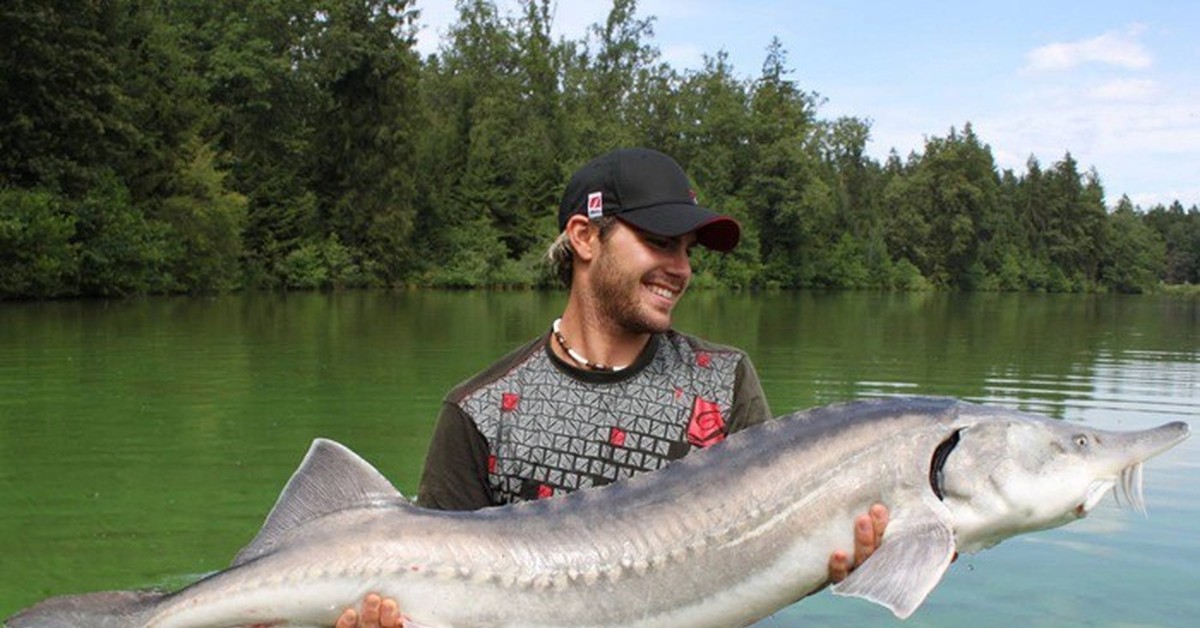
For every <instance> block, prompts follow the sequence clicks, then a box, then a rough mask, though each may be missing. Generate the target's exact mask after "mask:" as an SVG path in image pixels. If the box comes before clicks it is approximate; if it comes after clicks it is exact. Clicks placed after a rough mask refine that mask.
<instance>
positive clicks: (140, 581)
mask: <svg viewBox="0 0 1200 628" xmlns="http://www.w3.org/2000/svg"><path fill="white" fill-rule="evenodd" d="M562 305H563V295H561V294H537V293H491V294H481V293H440V292H408V293H405V292H400V293H384V292H371V293H345V294H334V295H321V294H291V295H235V296H223V297H216V298H208V299H205V298H161V299H144V300H130V301H120V302H91V301H88V302H66V303H0V617H3V616H6V615H8V614H11V613H12V612H14V611H16V610H17V609H19V608H22V607H24V606H27V605H29V604H31V603H33V602H34V601H36V600H38V599H41V598H43V597H46V596H49V595H56V594H61V593H66V592H77V591H87V590H99V589H117V588H140V587H151V586H166V587H176V586H180V585H182V584H184V583H187V582H189V581H191V580H192V579H194V578H196V577H198V576H199V575H202V574H205V573H207V572H210V571H213V570H216V569H220V568H222V567H224V566H225V565H226V564H227V563H228V561H229V560H230V558H231V557H232V556H233V555H234V554H235V553H236V552H237V550H238V549H239V548H240V547H241V546H242V545H243V544H245V543H246V542H247V541H249V539H250V538H251V537H253V535H254V533H255V532H256V531H257V529H258V526H259V525H260V523H261V522H262V519H263V517H264V516H265V515H266V513H267V511H268V510H269V509H270V507H271V506H272V505H273V504H274V501H275V497H276V495H277V493H278V491H279V490H280V488H282V486H283V484H284V483H285V482H286V481H287V478H288V477H289V476H290V475H291V472H292V471H293V469H294V468H295V466H296V464H297V463H298V462H299V461H300V458H301V457H302V456H303V454H304V452H305V450H306V449H307V447H308V444H309V442H310V441H311V440H312V438H313V437H315V436H325V437H330V438H334V439H336V440H339V441H341V442H343V443H345V444H347V445H349V446H350V447H351V448H353V449H355V450H356V451H358V452H359V453H361V454H362V455H363V456H364V457H366V458H367V459H368V460H370V461H372V462H373V463H375V464H376V465H377V466H378V467H379V468H380V470H381V471H382V472H383V473H384V474H385V475H387V476H388V477H389V478H392V479H393V481H394V482H395V483H396V485H397V486H398V487H399V488H400V489H401V490H402V491H404V492H405V493H407V494H411V493H413V492H414V491H415V488H416V484H417V480H418V475H419V473H420V469H421V464H422V458H423V455H424V448H425V444H426V442H427V440H428V438H429V434H430V430H431V427H432V421H433V417H434V416H435V414H436V411H437V407H438V403H439V401H440V399H441V396H442V395H443V394H444V393H445V391H446V390H448V389H449V388H450V387H451V386H452V385H454V384H455V383H457V382H459V381H461V380H462V379H465V378H466V377H468V376H470V375H471V374H473V373H474V372H475V371H477V370H479V369H481V368H483V367H484V366H486V365H487V364H489V363H490V362H491V361H492V360H494V359H496V358H497V357H499V356H500V355H502V354H503V353H505V352H507V351H508V350H509V349H511V348H512V347H514V346H516V345H517V344H518V343H520V342H522V341H524V340H527V339H528V338H530V337H532V336H534V335H536V334H539V333H541V332H543V331H544V330H546V329H547V328H548V327H549V324H550V321H551V320H552V319H553V318H554V316H556V315H557V314H558V313H559V312H560V311H561V308H562ZM676 323H677V327H678V328H680V329H682V330H685V331H689V332H693V333H697V334H700V335H702V336H705V337H707V338H710V339H712V340H716V341H719V342H725V343H729V344H734V345H737V346H740V347H742V348H744V349H746V350H747V351H748V352H749V353H750V354H751V356H752V357H753V359H754V361H755V364H756V366H757V367H758V370H759V373H760V375H761V377H762V379H763V384H764V387H765V388H766V391H767V396H768V398H769V399H770V402H771V405H772V409H773V410H774V411H775V413H776V414H783V413H785V412H788V411H791V410H795V409H799V408H803V407H808V406H812V405H817V404H824V403H830V402H835V401H841V400H846V399H851V398H857V397H874V396H880V395H899V394H937V395H950V396H956V397H962V398H966V399H969V400H972V401H986V402H992V403H999V404H1003V405H1007V406H1011V407H1018V408H1022V409H1025V410H1033V411H1037V412H1042V413H1045V414H1048V415H1051V416H1054V417H1056V418H1060V419H1062V420H1066V421H1072V422H1079V423H1085V424H1089V425H1094V426H1098V427H1106V428H1116V429H1138V428H1143V427H1148V426H1152V425H1157V424H1160V423H1165V422H1167V421H1172V420H1183V421H1188V422H1189V423H1191V424H1192V425H1193V428H1197V427H1200V425H1198V424H1197V423H1198V422H1197V416H1200V304H1198V302H1197V300H1194V299H1193V300H1187V299H1168V298H1158V297H1116V296H1105V297H1091V296H1089V297H1083V296H1014V295H979V296H962V295H956V296H951V295H874V294H817V293H800V294H791V293H788V294H777V295H729V294H711V293H697V294H692V295H689V297H688V300H686V301H685V303H684V304H683V305H682V306H681V307H680V310H679V311H678V315H677V320H676ZM1198 461H1200V438H1192V439H1190V440H1189V441H1187V442H1185V443H1184V444H1183V445H1181V446H1179V447H1177V448H1176V449H1174V450H1173V451H1171V452H1168V453H1167V454H1165V455H1164V456H1162V457H1160V458H1158V459H1156V460H1154V461H1153V462H1152V463H1150V464H1149V465H1148V467H1147V469H1146V500H1147V505H1148V508H1149V511H1150V517H1149V519H1143V518H1142V517H1140V516H1139V515H1137V514H1136V513H1133V512H1131V511H1128V510H1122V509H1119V508H1117V507H1116V505H1115V503H1114V502H1113V500H1112V499H1111V498H1110V499H1109V500H1107V501H1106V503H1105V504H1104V505H1102V506H1101V507H1100V508H1098V509H1097V510H1096V511H1095V512H1094V513H1093V514H1092V516H1091V517H1089V518H1088V519H1086V520H1083V521H1080V522H1077V523H1073V524H1071V525H1070V526H1067V527H1064V528H1059V529H1057V530H1053V531H1049V532H1042V533H1038V534H1035V535H1028V536H1025V537H1019V538H1016V539H1012V540H1009V541H1007V542H1005V543H1003V544H1001V545H1000V546H998V547H996V548H994V549H991V550H988V551H985V552H983V553H980V554H976V555H973V556H964V557H962V558H961V559H960V560H959V561H958V562H957V563H955V564H954V565H953V566H952V567H951V569H950V571H949V572H948V574H947V576H946V578H945V580H943V582H942V584H941V585H940V586H939V587H938V588H937V589H936V590H935V591H934V592H933V594H932V595H931V596H930V598H929V600H928V601H927V602H926V604H925V605H924V606H923V607H922V608H921V609H920V610H918V612H917V613H916V614H915V615H914V617H913V618H911V619H910V620H908V621H907V622H905V624H906V625H910V626H961V625H964V624H967V623H970V624H971V625H973V626H1013V625H1024V626H1062V625H1099V626H1192V625H1195V624H1196V621H1197V617H1198V616H1200V524H1198V523H1197V522H1198V521H1200V488H1198V487H1200V462H1198ZM763 624H764V625H767V626H771V625H777V626H801V625H803V626H814V625H816V626H824V625H829V626H834V625H889V624H899V622H894V621H893V620H892V619H891V616H890V614H888V613H887V612H886V611H884V610H883V609H881V608H879V607H876V606H873V605H871V604H868V603H865V602H861V601H858V600H851V599H845V598H836V597H833V596H831V595H828V594H820V595H817V596H814V597H812V598H810V599H808V600H805V601H804V602H802V603H800V604H797V605H795V606H793V607H791V608H789V609H786V610H785V611H783V612H781V613H779V614H778V615H776V616H775V617H772V618H770V619H768V620H766V621H764V622H763Z"/></svg>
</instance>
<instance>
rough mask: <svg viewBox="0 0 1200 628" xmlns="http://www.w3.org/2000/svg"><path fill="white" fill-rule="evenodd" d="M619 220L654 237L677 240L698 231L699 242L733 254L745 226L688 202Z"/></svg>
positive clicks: (637, 212) (624, 215) (637, 211)
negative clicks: (676, 238)
mask: <svg viewBox="0 0 1200 628" xmlns="http://www.w3.org/2000/svg"><path fill="white" fill-rule="evenodd" d="M617 218H620V219H621V220H623V221H625V222H627V223H629V224H631V225H633V226H634V227H637V228H638V229H641V230H642V231H647V232H649V233H653V234H655V235H660V236H664V237H668V238H675V237H679V236H681V235H684V234H687V233H692V232H693V231H694V232H696V243H697V244H699V245H700V246H703V247H705V248H708V249H712V250H714V251H720V252H722V253H725V252H728V251H732V250H733V249H734V247H736V246H737V244H738V240H740V239H741V237H742V227H741V225H739V224H738V222H737V221H736V220H734V219H732V218H730V217H729V216H723V215H721V214H718V213H716V212H714V211H712V210H709V209H705V208H703V207H700V206H698V205H689V204H685V203H678V204H664V205H655V206H654V207H645V208H642V209H635V210H632V211H626V212H621V213H620V214H617Z"/></svg>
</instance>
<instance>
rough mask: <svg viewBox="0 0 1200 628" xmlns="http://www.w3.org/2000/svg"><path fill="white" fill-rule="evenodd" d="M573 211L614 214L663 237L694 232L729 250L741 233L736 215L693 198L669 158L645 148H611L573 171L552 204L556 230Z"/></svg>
mask: <svg viewBox="0 0 1200 628" xmlns="http://www.w3.org/2000/svg"><path fill="white" fill-rule="evenodd" d="M575 214H581V215H584V216H587V217H589V218H592V219H595V218H599V217H600V216H616V217H617V218H618V219H620V220H621V221H623V222H626V223H628V224H629V225H631V226H633V227H635V228H637V229H640V230H642V231H646V232H649V233H652V234H655V235H659V236H664V237H669V238H674V237H678V236H681V235H684V234H686V233H691V232H693V231H695V232H696V242H697V243H699V244H700V245H701V246H704V247H706V248H710V249H712V250H714V251H721V252H725V251H730V250H733V248H734V247H735V246H737V243H738V239H740V238H741V234H742V228H741V226H740V225H738V223H737V221H736V220H734V219H733V218H730V217H729V216H725V215H722V214H718V213H716V212H714V211H712V210H711V209H705V208H703V207H701V206H700V205H698V204H697V203H696V192H695V191H694V190H693V189H692V186H691V184H690V183H689V182H688V178H687V175H686V174H684V172H683V168H680V167H679V164H677V163H675V160H674V159H671V158H670V157H668V156H666V155H664V154H662V153H660V152H658V151H656V150H650V149H648V148H622V149H618V150H614V151H612V152H608V153H605V154H603V155H600V156H599V157H596V158H595V159H593V160H591V161H589V162H587V163H586V164H584V166H583V167H582V168H580V169H579V170H577V171H575V174H574V175H572V176H571V181H570V182H569V183H567V189H566V191H565V192H564V193H563V197H562V203H561V204H560V205H559V207H558V230H559V231H562V230H563V229H565V228H566V226H567V220H569V219H570V218H571V216H574V215H575Z"/></svg>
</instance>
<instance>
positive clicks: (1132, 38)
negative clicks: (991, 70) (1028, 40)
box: [1025, 25, 1154, 72]
mask: <svg viewBox="0 0 1200 628" xmlns="http://www.w3.org/2000/svg"><path fill="white" fill-rule="evenodd" d="M1144 30H1145V28H1144V27H1142V26H1140V25H1133V26H1130V27H1129V28H1128V29H1126V30H1125V32H1108V33H1104V34H1103V35H1100V36H1098V37H1093V38H1091V39H1085V40H1082V41H1075V42H1068V43H1054V44H1047V45H1045V46H1041V47H1039V48H1035V49H1033V50H1031V51H1030V52H1029V53H1028V54H1026V55H1025V58H1026V62H1027V63H1026V66H1025V68H1026V69H1027V70H1030V71H1033V72H1053V71H1060V70H1070V69H1073V68H1076V67H1079V66H1081V65H1085V64H1089V63H1098V64H1101V65H1110V66H1116V67H1119V68H1125V69H1129V70H1144V69H1146V68H1149V67H1150V66H1151V64H1153V62H1154V58H1153V57H1152V56H1151V55H1150V52H1149V51H1147V50H1146V48H1145V46H1143V45H1142V43H1141V42H1140V41H1138V40H1137V37H1138V36H1139V35H1141V33H1142V31H1144Z"/></svg>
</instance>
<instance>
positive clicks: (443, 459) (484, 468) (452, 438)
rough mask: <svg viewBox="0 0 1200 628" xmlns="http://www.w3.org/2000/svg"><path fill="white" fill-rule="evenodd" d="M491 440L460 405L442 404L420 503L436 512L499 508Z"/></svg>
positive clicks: (426, 467)
mask: <svg viewBox="0 0 1200 628" xmlns="http://www.w3.org/2000/svg"><path fill="white" fill-rule="evenodd" d="M489 455H490V450H489V447H488V442H487V439H485V438H484V437H483V434H480V433H479V429H478V428H477V427H476V426H475V422H474V421H473V420H471V417H469V416H467V414H466V413H464V412H463V411H462V409H461V408H459V407H458V405H456V404H453V403H450V402H449V401H447V402H444V403H443V404H442V411H441V414H439V415H438V420H437V424H436V425H435V426H434V428H433V437H432V438H431V439H430V441H429V450H428V451H427V452H426V454H425V470H424V471H423V472H422V473H421V484H420V488H419V489H418V490H417V503H418V504H419V505H420V506H421V507H423V508H433V509H436V510H478V509H480V508H487V507H488V506H495V505H496V502H495V500H494V499H493V498H492V490H491V485H490V483H489V481H488V456H489Z"/></svg>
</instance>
